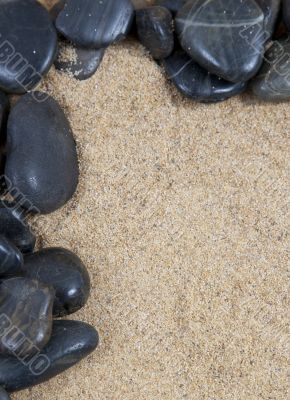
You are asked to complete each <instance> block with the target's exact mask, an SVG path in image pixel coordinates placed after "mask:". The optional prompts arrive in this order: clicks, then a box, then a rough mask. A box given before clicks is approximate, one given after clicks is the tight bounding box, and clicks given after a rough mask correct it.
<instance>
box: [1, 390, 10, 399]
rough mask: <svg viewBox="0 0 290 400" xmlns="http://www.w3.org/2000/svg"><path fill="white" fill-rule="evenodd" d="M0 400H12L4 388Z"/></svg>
mask: <svg viewBox="0 0 290 400" xmlns="http://www.w3.org/2000/svg"><path fill="white" fill-rule="evenodd" d="M0 400H11V397H10V396H9V394H8V393H7V392H6V390H5V389H3V388H2V387H0Z"/></svg>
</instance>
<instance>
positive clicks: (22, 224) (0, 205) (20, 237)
mask: <svg viewBox="0 0 290 400" xmlns="http://www.w3.org/2000/svg"><path fill="white" fill-rule="evenodd" d="M26 217H27V216H26V212H25V211H24V210H23V209H22V208H21V207H19V205H17V204H16V203H14V202H7V201H0V235H3V236H6V237H7V239H9V240H10V241H11V242H12V243H14V245H15V246H16V247H18V249H19V250H20V251H21V252H22V253H31V252H32V251H33V249H34V246H35V241H36V238H35V235H34V234H33V232H32V231H31V229H30V227H29V226H28V224H27V223H26Z"/></svg>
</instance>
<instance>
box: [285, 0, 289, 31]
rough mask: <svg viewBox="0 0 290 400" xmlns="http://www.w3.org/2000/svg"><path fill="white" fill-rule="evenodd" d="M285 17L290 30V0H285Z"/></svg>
mask: <svg viewBox="0 0 290 400" xmlns="http://www.w3.org/2000/svg"><path fill="white" fill-rule="evenodd" d="M283 19H284V22H285V25H286V27H287V29H288V31H290V1H289V0H283Z"/></svg>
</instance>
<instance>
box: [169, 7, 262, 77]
mask: <svg viewBox="0 0 290 400" xmlns="http://www.w3.org/2000/svg"><path fill="white" fill-rule="evenodd" d="M176 30H177V33H178V35H179V39H180V43H181V45H182V47H183V49H184V50H185V51H186V52H187V53H188V54H189V55H190V56H191V57H192V58H193V59H194V61H196V62H197V63H198V64H200V65H201V66H202V67H203V68H205V69H206V70H207V71H209V72H211V73H212V74H215V75H217V76H220V77H222V78H224V79H225V80H228V81H231V82H242V81H247V80H249V79H250V78H252V77H253V76H254V75H255V74H256V73H257V72H258V70H259V68H260V66H261V64H262V61H263V54H264V43H265V15H264V13H263V11H262V9H261V8H260V7H259V6H258V5H257V3H256V2H255V0H240V1H239V4H238V6H237V1H236V0H219V1H217V0H208V1H204V0H189V1H188V2H186V3H185V5H184V6H183V7H182V8H181V9H180V10H179V12H178V14H177V17H176Z"/></svg>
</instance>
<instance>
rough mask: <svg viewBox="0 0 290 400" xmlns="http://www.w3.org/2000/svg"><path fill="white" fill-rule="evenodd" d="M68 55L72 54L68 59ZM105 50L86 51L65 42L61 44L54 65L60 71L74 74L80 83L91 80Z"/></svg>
mask: <svg viewBox="0 0 290 400" xmlns="http://www.w3.org/2000/svg"><path fill="white" fill-rule="evenodd" d="M67 53H69V54H71V57H70V59H69V60H68V59H67V57H68V56H67ZM104 54H105V49H85V48H80V47H75V46H74V45H73V44H71V43H69V42H66V41H64V40H62V41H60V43H59V52H58V56H57V58H56V61H55V63H54V65H55V68H56V69H57V70H59V71H63V72H66V73H68V74H72V75H73V76H74V77H75V78H76V79H78V80H79V81H83V80H86V79H89V78H90V77H91V76H92V75H94V73H95V72H96V71H97V69H98V68H99V66H100V64H101V62H102V59H103V57H104Z"/></svg>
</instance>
